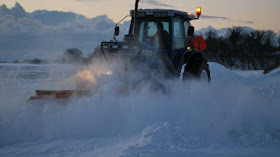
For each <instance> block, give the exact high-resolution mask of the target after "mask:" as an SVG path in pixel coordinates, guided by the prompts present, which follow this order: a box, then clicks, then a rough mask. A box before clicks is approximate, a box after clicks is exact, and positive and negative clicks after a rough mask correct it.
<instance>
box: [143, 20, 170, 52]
mask: <svg viewBox="0 0 280 157" xmlns="http://www.w3.org/2000/svg"><path fill="white" fill-rule="evenodd" d="M169 30H170V27H169V18H139V34H138V41H139V42H140V43H143V44H146V45H152V46H156V47H158V48H162V49H169V48H170V40H169V39H170V31H169Z"/></svg>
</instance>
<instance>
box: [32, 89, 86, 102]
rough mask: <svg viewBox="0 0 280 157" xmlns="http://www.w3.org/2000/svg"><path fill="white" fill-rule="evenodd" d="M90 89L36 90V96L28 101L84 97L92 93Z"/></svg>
mask: <svg viewBox="0 0 280 157" xmlns="http://www.w3.org/2000/svg"><path fill="white" fill-rule="evenodd" d="M90 93H91V92H90V91H89V90H59V91H53V90H36V96H32V97H30V98H29V99H28V101H32V100H42V99H69V98H70V97H83V96H88V95H90Z"/></svg>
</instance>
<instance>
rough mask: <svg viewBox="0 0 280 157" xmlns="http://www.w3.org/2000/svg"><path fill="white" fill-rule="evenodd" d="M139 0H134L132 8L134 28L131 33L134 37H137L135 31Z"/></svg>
mask: <svg viewBox="0 0 280 157" xmlns="http://www.w3.org/2000/svg"><path fill="white" fill-rule="evenodd" d="M139 1H140V0H136V1H135V10H134V30H133V35H134V36H135V39H137V33H138V32H137V31H138V25H137V23H138V4H139Z"/></svg>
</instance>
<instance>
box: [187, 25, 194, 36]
mask: <svg viewBox="0 0 280 157" xmlns="http://www.w3.org/2000/svg"><path fill="white" fill-rule="evenodd" d="M193 34H194V27H193V26H189V29H188V36H193Z"/></svg>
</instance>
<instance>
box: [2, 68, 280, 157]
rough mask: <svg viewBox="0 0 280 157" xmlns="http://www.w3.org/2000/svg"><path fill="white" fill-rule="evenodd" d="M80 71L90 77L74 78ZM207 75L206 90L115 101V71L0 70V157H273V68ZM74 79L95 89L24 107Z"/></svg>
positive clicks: (277, 88) (278, 151)
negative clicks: (85, 94) (42, 93)
mask: <svg viewBox="0 0 280 157" xmlns="http://www.w3.org/2000/svg"><path fill="white" fill-rule="evenodd" d="M85 68H87V69H88V71H89V72H92V73H90V76H89V75H88V73H86V75H87V77H86V78H80V77H75V76H77V73H78V74H79V72H78V71H79V70H81V69H85ZM210 68H211V75H212V83H211V84H207V83H204V82H195V81H190V82H180V81H178V80H166V84H167V85H168V87H169V91H170V92H169V93H168V94H163V93H154V94H151V93H148V92H147V90H146V88H148V86H149V85H148V84H144V85H143V86H141V88H140V89H138V90H137V91H130V92H129V93H128V94H120V92H119V91H120V90H119V87H120V86H122V84H123V82H124V80H123V79H122V78H119V77H118V75H117V74H115V73H114V72H113V73H112V74H111V73H108V72H106V71H105V73H102V72H97V71H96V69H94V68H89V67H80V66H78V65H24V64H0V156H1V157H2V156H3V157H11V156H21V157H22V156H23V157H24V156H28V157H29V156H36V157H37V156H52V157H56V156H73V157H74V156H89V157H118V156H120V157H152V156H159V157H164V156H169V157H170V156H176V157H178V156H184V157H185V156H191V157H201V156H207V157H209V156H213V157H219V156H221V157H225V156H238V157H240V156H242V157H243V156H244V157H264V156H269V157H279V156H280V122H279V120H280V69H276V70H274V71H272V72H271V73H270V74H268V75H263V74H262V71H230V70H228V69H226V68H224V67H223V66H221V65H219V64H216V63H210ZM78 76H79V75H78ZM77 79H78V80H77ZM79 79H85V80H86V82H87V83H93V84H94V83H96V82H98V83H99V84H100V88H99V89H98V90H96V91H95V92H94V93H93V94H91V95H90V97H85V98H81V99H72V100H70V101H69V102H68V103H67V104H66V103H65V102H63V103H62V102H44V103H43V104H42V103H39V102H27V99H28V98H29V97H30V96H32V95H34V94H35V93H34V90H36V89H53V90H54V89H73V88H77V86H75V85H74V84H77V81H79Z"/></svg>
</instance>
